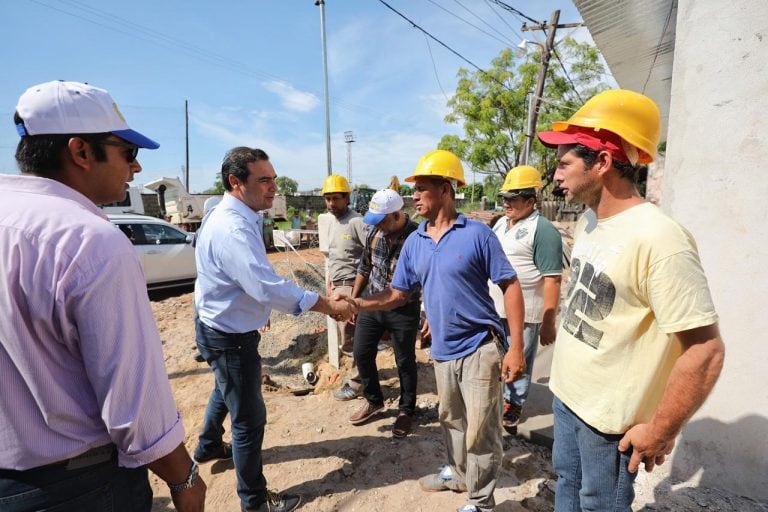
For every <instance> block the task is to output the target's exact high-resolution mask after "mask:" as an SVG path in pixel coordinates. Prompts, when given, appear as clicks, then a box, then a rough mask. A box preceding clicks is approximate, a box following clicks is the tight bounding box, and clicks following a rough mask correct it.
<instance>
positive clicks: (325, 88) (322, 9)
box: [315, 0, 333, 176]
mask: <svg viewBox="0 0 768 512" xmlns="http://www.w3.org/2000/svg"><path fill="white" fill-rule="evenodd" d="M315 5H317V6H319V7H320V39H321V40H322V43H323V91H324V95H325V153H326V160H327V164H328V176H330V175H331V174H333V171H332V170H331V111H330V107H329V106H328V103H329V100H328V52H327V51H326V47H325V0H316V2H315Z"/></svg>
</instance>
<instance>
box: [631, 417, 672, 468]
mask: <svg viewBox="0 0 768 512" xmlns="http://www.w3.org/2000/svg"><path fill="white" fill-rule="evenodd" d="M674 447H675V438H674V437H673V438H672V439H665V438H663V437H661V436H659V435H657V434H656V433H655V432H654V430H653V428H652V426H651V425H650V424H649V423H640V424H638V425H635V426H634V427H632V428H631V429H629V430H627V433H626V434H624V437H622V438H621V441H619V451H621V452H625V451H627V450H628V449H629V448H632V457H630V459H629V467H628V469H629V472H630V473H636V472H637V469H638V468H639V467H640V463H641V462H642V463H643V464H644V465H645V470H646V471H647V472H649V473H650V472H651V471H653V468H654V466H658V465H660V464H662V463H664V459H666V457H667V455H669V454H670V453H672V448H674Z"/></svg>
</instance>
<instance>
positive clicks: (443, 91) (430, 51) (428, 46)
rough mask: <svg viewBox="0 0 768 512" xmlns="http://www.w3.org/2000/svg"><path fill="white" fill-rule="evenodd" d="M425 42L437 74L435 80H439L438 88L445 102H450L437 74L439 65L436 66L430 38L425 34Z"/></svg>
mask: <svg viewBox="0 0 768 512" xmlns="http://www.w3.org/2000/svg"><path fill="white" fill-rule="evenodd" d="M424 42H425V43H427V51H428V52H429V58H430V59H431V60H432V69H433V70H434V72H435V80H437V86H438V87H440V91H441V92H442V93H443V96H444V97H445V101H448V95H447V94H445V90H444V89H443V84H441V83H440V76H438V74H437V65H435V57H434V56H433V55H432V47H431V46H430V44H429V38H428V37H427V35H426V34H424Z"/></svg>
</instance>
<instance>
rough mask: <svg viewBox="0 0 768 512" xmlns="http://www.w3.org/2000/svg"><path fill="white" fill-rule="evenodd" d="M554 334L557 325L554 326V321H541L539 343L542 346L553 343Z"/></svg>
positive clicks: (555, 333)
mask: <svg viewBox="0 0 768 512" xmlns="http://www.w3.org/2000/svg"><path fill="white" fill-rule="evenodd" d="M556 335H557V327H555V322H542V324H541V331H540V333H539V343H541V345H542V346H543V347H546V346H547V345H551V344H552V343H554V342H555V336H556Z"/></svg>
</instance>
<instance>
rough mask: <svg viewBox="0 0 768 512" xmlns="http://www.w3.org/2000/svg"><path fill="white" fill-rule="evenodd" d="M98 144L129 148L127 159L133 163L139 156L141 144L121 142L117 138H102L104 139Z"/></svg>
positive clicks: (126, 154)
mask: <svg viewBox="0 0 768 512" xmlns="http://www.w3.org/2000/svg"><path fill="white" fill-rule="evenodd" d="M98 144H101V145H103V146H115V147H118V148H124V149H127V150H128V151H127V152H126V153H125V160H126V161H127V162H128V163H131V162H133V161H134V160H136V156H138V154H139V146H137V145H136V144H130V143H128V142H120V141H117V140H102V141H99V142H98Z"/></svg>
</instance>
